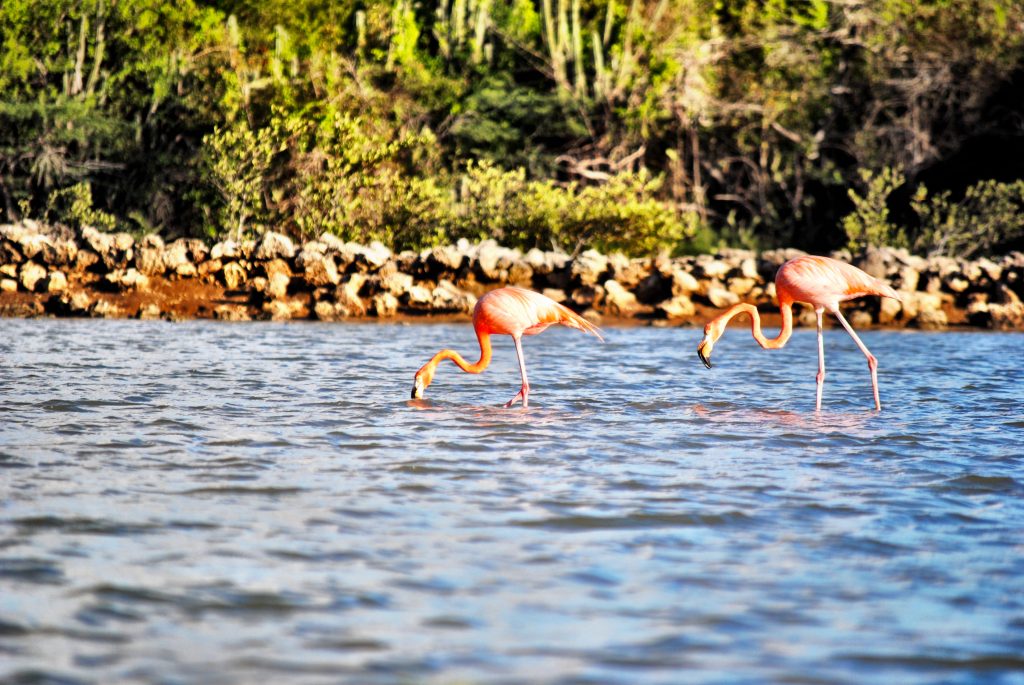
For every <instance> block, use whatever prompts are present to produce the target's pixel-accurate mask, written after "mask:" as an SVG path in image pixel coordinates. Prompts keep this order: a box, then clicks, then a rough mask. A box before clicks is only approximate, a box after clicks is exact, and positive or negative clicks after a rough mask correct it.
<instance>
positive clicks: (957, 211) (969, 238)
mask: <svg viewBox="0 0 1024 685" xmlns="http://www.w3.org/2000/svg"><path fill="white" fill-rule="evenodd" d="M861 179H862V180H863V181H864V183H865V185H866V186H867V191H866V193H865V195H863V196H861V195H860V194H858V193H857V192H856V191H854V190H851V191H850V198H851V199H852V200H853V203H854V211H853V212H852V213H850V214H848V215H847V216H846V217H844V218H843V221H842V225H843V228H844V229H845V230H846V235H847V238H848V239H849V248H850V249H851V250H854V251H858V250H863V249H865V248H866V247H868V246H869V245H874V246H883V245H888V246H890V247H907V248H910V249H911V250H912V251H914V252H916V253H918V254H923V255H928V256H934V255H944V256H947V257H961V258H967V257H971V256H974V255H976V254H978V253H980V252H985V251H987V250H990V249H992V248H993V247H997V246H998V245H1000V244H1002V243H1005V242H1008V241H1010V240H1013V239H1015V238H1017V237H1019V236H1021V235H1024V180H1018V181H1014V182H1013V183H1000V182H998V181H995V180H991V179H990V180H985V181H981V182H979V183H976V184H974V185H972V186H970V187H968V188H967V190H966V191H965V192H964V196H963V198H961V199H960V200H959V201H953V200H952V194H951V193H950V192H949V191H946V192H942V193H939V194H937V195H931V194H930V193H929V191H928V188H927V187H926V186H924V185H923V184H922V185H919V186H918V187H917V188H916V189H915V190H914V194H913V196H912V197H911V199H910V208H911V209H912V210H913V211H914V213H915V214H916V215H917V220H918V221H917V225H916V226H913V227H900V226H896V225H894V224H893V223H892V222H891V221H890V220H889V207H888V202H889V198H890V195H891V194H892V192H893V191H894V190H896V189H897V188H899V187H900V186H902V185H903V184H904V183H905V181H906V179H905V177H904V176H903V173H902V172H901V171H900V170H899V169H895V170H894V169H891V168H885V169H883V170H882V171H881V172H880V173H879V174H877V175H875V174H873V173H872V172H870V171H866V170H865V171H862V172H861Z"/></svg>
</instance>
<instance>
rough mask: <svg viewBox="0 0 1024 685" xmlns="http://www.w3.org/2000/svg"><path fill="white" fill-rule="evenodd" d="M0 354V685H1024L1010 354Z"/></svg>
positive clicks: (23, 339)
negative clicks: (421, 379)
mask: <svg viewBox="0 0 1024 685" xmlns="http://www.w3.org/2000/svg"><path fill="white" fill-rule="evenodd" d="M4 327H5V333H6V334H5V335H4V336H3V340H2V341H0V394H2V397H3V399H4V401H3V404H2V407H0V682H19V683H20V682H41V683H50V682H54V683H56V682H60V683H94V682H95V683H250V682H254V681H256V680H265V681H267V682H273V683H339V682H345V683H371V684H373V683H519V682H530V683H559V684H561V683H565V684H569V683H622V684H623V685H625V684H627V683H755V682H800V683H807V682H813V683H894V682H900V683H938V682H943V683H1021V682H1024V656H1022V655H1024V475H1022V474H1024V368H1022V366H1024V365H1022V363H1021V362H1022V360H1024V355H1022V350H1024V334H1020V333H991V332H973V331H966V332H943V333H928V332H920V331H882V330H868V331H864V332H863V340H864V342H865V343H866V344H867V345H868V346H869V347H870V348H871V350H872V351H873V352H874V354H875V355H876V356H877V357H878V359H879V383H880V388H881V395H882V405H883V411H882V412H881V413H876V412H874V411H873V410H872V409H871V406H872V403H871V396H870V383H869V377H868V371H867V367H866V364H865V363H864V359H863V356H862V355H861V354H860V352H859V351H858V350H857V348H856V347H855V346H854V344H853V342H852V340H851V339H850V338H849V336H847V335H846V334H845V332H843V331H842V330H840V329H833V330H829V331H826V341H825V345H826V363H827V365H828V376H827V378H826V381H825V392H824V399H823V410H822V411H821V412H820V413H815V412H814V374H815V371H816V368H817V360H816V347H815V344H816V343H815V336H814V332H813V330H812V329H800V330H798V331H797V332H796V333H795V334H794V336H793V338H792V339H791V341H790V342H789V344H788V345H787V346H786V347H785V348H784V349H782V350H779V351H764V350H761V349H759V348H758V347H757V346H756V345H755V344H754V343H753V341H752V340H751V339H750V337H749V332H748V331H746V330H745V329H742V328H736V329H732V330H730V331H729V332H728V333H727V334H726V336H725V337H724V338H723V339H722V340H721V341H720V342H719V344H718V345H717V346H716V348H715V368H714V369H713V370H710V371H709V370H706V369H704V367H703V366H702V365H701V363H700V361H699V360H698V359H697V355H696V353H695V349H696V345H697V342H698V341H699V340H700V337H701V331H700V329H699V328H656V327H624V328H609V329H606V331H605V332H606V338H607V342H605V343H604V344H601V343H598V342H597V341H595V340H594V339H593V338H589V337H585V336H583V335H581V334H579V333H578V332H576V331H570V330H566V329H558V330H549V331H547V332H545V333H544V334H542V335H540V336H537V337H532V338H528V339H526V341H525V351H526V357H527V363H528V368H529V371H530V381H531V394H530V408H529V409H527V410H523V409H521V408H516V409H511V410H507V409H503V408H502V407H501V405H502V403H504V402H505V401H506V400H507V399H509V397H511V396H512V395H513V394H514V393H515V391H516V390H517V389H518V385H519V374H518V367H517V364H516V360H515V353H514V349H513V346H512V343H511V340H510V339H508V338H506V337H499V338H496V339H495V357H494V363H493V365H492V367H491V368H490V369H488V370H487V371H486V372H485V373H483V374H482V375H480V376H469V375H466V374H463V373H461V372H459V371H458V370H457V369H456V368H455V367H454V366H452V365H447V366H442V367H441V369H440V370H439V372H438V375H437V377H436V379H435V381H434V384H433V385H432V386H431V387H430V388H429V390H428V392H427V397H426V399H424V400H420V401H413V400H409V399H408V398H409V391H410V388H411V385H412V376H413V373H414V372H415V371H416V369H417V368H418V367H419V366H420V365H421V364H422V363H423V362H425V361H426V360H427V359H428V358H429V357H430V355H431V354H433V352H435V351H436V350H438V349H440V348H441V347H454V348H455V349H458V350H459V351H461V352H462V353H463V354H464V355H465V356H467V357H470V358H471V359H475V358H476V354H475V353H476V345H475V339H474V337H473V334H472V329H471V327H470V326H469V325H468V324H452V323H445V324H436V323H424V324H412V325H403V324H315V323H308V324H299V323H289V324H272V323H259V324H228V323H216V322H210V321H194V322H184V323H173V324H172V323H167V322H160V321H101V320H53V319H34V320H5V321H4Z"/></svg>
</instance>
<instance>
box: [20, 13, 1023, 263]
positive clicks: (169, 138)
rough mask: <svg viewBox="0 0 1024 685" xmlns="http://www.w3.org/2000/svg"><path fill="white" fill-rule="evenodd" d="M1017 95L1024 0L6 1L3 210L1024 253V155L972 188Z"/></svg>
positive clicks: (117, 219) (377, 234) (523, 237)
mask: <svg viewBox="0 0 1024 685" xmlns="http://www.w3.org/2000/svg"><path fill="white" fill-rule="evenodd" d="M1022 81H1024V5H1020V4H1019V3H1006V2H1003V1H1002V0H942V1H941V2H938V1H936V2H910V1H909V0H864V1H863V2H856V3H845V2H844V3H837V2H830V1H827V0H768V1H767V2H765V1H762V0H737V1H735V2H722V1H721V0H504V1H501V0H419V1H417V2H413V0H338V1H336V2H334V1H330V2H329V1H327V0H288V1H285V0H267V1H265V2H264V1H257V0H209V1H206V2H204V1H201V0H176V1H175V2H173V3H172V2H169V1H168V0H53V1H52V2H45V3H42V2H38V0H6V1H5V2H4V3H2V4H0V92H2V93H3V98H2V102H0V213H2V214H3V215H4V218H5V219H6V220H16V219H17V218H19V217H22V216H25V215H26V214H30V215H32V216H35V217H38V218H45V219H49V220H59V221H63V222H65V223H69V224H73V225H79V224H83V223H89V224H92V225H96V226H97V227H100V228H103V229H108V230H109V229H115V228H116V229H119V230H131V231H135V232H139V231H146V230H157V231H160V232H161V233H163V234H164V235H165V236H175V235H203V236H207V237H219V236H234V237H239V236H245V235H258V234H259V233H261V232H262V231H265V230H267V229H270V228H273V229H274V230H279V231H283V232H286V233H289V234H292V235H294V236H304V235H317V234H319V233H321V232H324V231H329V232H331V233H335V234H337V235H339V236H342V237H344V238H346V239H353V240H361V241H369V240H381V241H383V242H385V243H387V244H390V245H391V246H393V247H395V248H398V249H402V248H419V247H424V246H429V245H433V244H437V243H438V242H446V241H451V240H455V239H458V238H460V237H468V238H471V239H476V238H483V237H494V238H496V239H498V240H499V241H500V242H502V243H505V244H508V245H512V246H519V247H524V248H526V247H531V246H534V245H538V246H541V247H550V246H552V245H554V246H559V247H562V248H564V249H567V250H570V251H571V250H575V249H579V248H582V247H585V246H586V247H589V246H594V247H598V248H601V249H620V250H624V251H627V252H631V253H636V254H642V253H651V252H655V251H660V250H669V251H672V252H677V253H678V252H692V251H695V250H700V249H708V248H711V247H714V246H715V245H717V244H721V243H723V242H724V243H729V244H739V245H749V246H763V247H768V246H775V245H792V246H797V247H803V248H805V249H816V250H824V249H831V248H835V247H840V246H842V245H844V244H850V245H851V246H853V247H857V248H862V247H864V246H865V245H867V244H869V243H879V242H885V243H890V244H902V245H905V246H907V247H909V248H911V249H913V250H915V251H917V252H921V253H943V254H965V253H968V252H978V251H982V252H983V251H990V250H996V249H1000V248H1002V247H1004V246H1007V245H1010V244H1012V243H1011V242H1010V241H1013V240H1019V239H1020V236H1021V225H1022V224H1024V221H1022V187H1021V183H1020V182H1013V181H1012V179H1017V178H1020V177H1021V176H1024V166H1021V163H1020V162H1019V161H1016V160H1019V159H1020V157H1021V155H1019V154H1017V155H1013V154H1010V155H1008V156H1007V157H1008V160H1007V161H1005V162H1003V163H1002V166H1000V167H999V168H996V169H992V170H985V171H977V172H976V173H975V174H974V176H973V177H972V178H969V179H963V178H960V177H958V176H957V174H956V173H952V169H953V168H954V167H956V166H957V165H958V162H957V161H956V160H958V159H962V158H963V155H964V154H969V153H970V150H971V146H972V141H974V140H975V139H977V138H978V137H979V136H983V135H984V136H988V137H989V138H990V139H995V140H998V141H1013V140H1017V141H1019V140H1020V139H1021V136H1022V135H1024V131H1022V130H1021V129H1020V124H1019V121H1020V120H1021V119H1022V117H1024V104H1022V103H1024V98H1021V97H1020V84H1021V83H1022ZM1017 145H1018V147H1017V148H1016V150H1018V151H1020V150H1024V147H1022V146H1021V145H1020V144H1019V143H1018V144H1017ZM958 156H959V157H958ZM929 174H930V176H929V178H938V179H939V180H940V182H939V183H938V185H935V184H933V183H932V182H931V181H930V182H929V184H928V185H932V186H933V187H937V188H939V189H940V191H939V192H937V193H933V192H929V191H928V190H926V189H925V185H924V184H923V183H922V182H921V180H920V179H921V178H922V177H923V176H926V175H929ZM908 179H909V180H908ZM1007 180H1011V182H1009V183H1005V182H1002V183H1001V182H999V181H1007ZM911 187H912V188H914V189H916V190H915V191H914V192H912V193H910V194H907V193H906V192H902V191H900V190H899V189H900V188H904V189H910V188H911ZM844 217H845V218H844ZM894 217H898V218H899V219H898V220H897V219H895V218H894Z"/></svg>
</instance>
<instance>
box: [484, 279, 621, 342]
mask: <svg viewBox="0 0 1024 685" xmlns="http://www.w3.org/2000/svg"><path fill="white" fill-rule="evenodd" d="M474 319H475V320H476V321H478V325H483V326H485V327H486V329H487V330H488V331H489V332H491V333H499V334H505V335H512V336H516V335H536V334H537V333H540V332H541V331H543V330H544V329H546V328H547V327H548V326H551V325H552V324H562V325H563V326H568V327H570V328H575V329H577V330H581V331H583V332H584V333H591V334H593V335H595V336H597V338H598V339H600V340H603V339H604V338H602V337H601V332H600V330H599V329H598V328H597V326H595V325H594V324H592V323H590V322H589V321H587V320H586V319H584V318H583V317H582V316H580V315H579V314H577V313H576V312H574V311H572V310H571V309H569V308H568V307H565V306H563V305H561V304H559V303H557V302H555V301H554V300H552V299H551V298H550V297H546V296H544V295H541V294H540V293H535V292H533V291H532V290H526V289H525V288H516V287H513V286H509V287H505V288H499V289H497V290H492V291H491V292H489V293H487V294H486V295H484V296H483V297H481V298H480V300H479V302H477V308H476V311H475V312H474Z"/></svg>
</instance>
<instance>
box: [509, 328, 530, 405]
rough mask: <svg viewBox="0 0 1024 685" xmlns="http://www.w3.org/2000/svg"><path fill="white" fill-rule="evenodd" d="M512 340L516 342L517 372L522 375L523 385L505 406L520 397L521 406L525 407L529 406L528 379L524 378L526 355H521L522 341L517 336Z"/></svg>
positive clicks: (513, 402)
mask: <svg viewBox="0 0 1024 685" xmlns="http://www.w3.org/2000/svg"><path fill="white" fill-rule="evenodd" d="M512 340H514V341H515V343H516V357H518V359H519V373H520V374H522V376H523V386H522V387H521V388H519V392H517V393H516V395H515V397H513V398H512V399H510V400H509V401H508V402H506V403H505V407H511V406H512V405H513V404H515V403H516V400H518V399H519V398H520V397H521V398H522V399H523V408H526V407H528V406H530V381H529V380H527V378H526V357H524V356H523V343H522V340H520V339H519V336H513V337H512Z"/></svg>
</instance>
